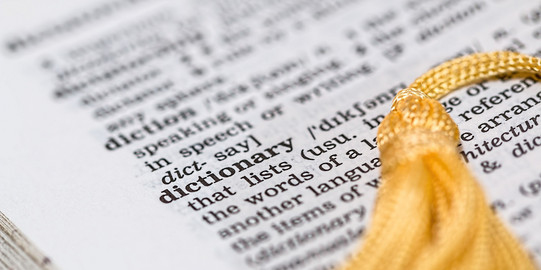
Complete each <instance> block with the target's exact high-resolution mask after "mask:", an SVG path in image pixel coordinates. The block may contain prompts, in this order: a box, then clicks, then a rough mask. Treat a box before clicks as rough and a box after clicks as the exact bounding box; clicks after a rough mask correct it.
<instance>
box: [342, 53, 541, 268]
mask: <svg viewBox="0 0 541 270" xmlns="http://www.w3.org/2000/svg"><path fill="white" fill-rule="evenodd" d="M540 71H541V59H538V58H535V57H530V56H526V55H523V54H519V53H514V52H492V53H478V54H473V55H469V56H465V57H461V58H457V59H454V60H451V61H449V62H446V63H443V64H441V65H440V66H438V67H436V68H434V69H432V70H430V71H428V72H427V73H426V74H424V75H423V76H421V77H419V78H418V79H416V80H415V81H414V82H413V84H411V85H410V86H409V87H408V88H406V89H404V90H401V91H400V92H399V93H398V94H397V95H396V97H395V98H394V100H393V105H392V109H391V112H390V113H389V114H388V115H387V116H386V117H385V119H384V120H383V122H382V123H381V125H380V127H379V130H378V137H377V140H378V147H379V149H380V153H381V162H382V172H381V176H382V186H381V188H380V190H379V193H378V198H377V202H376V206H375V209H374V214H373V219H372V222H371V224H370V226H369V228H368V231H367V234H366V235H365V238H364V242H363V244H362V246H361V249H360V251H358V252H356V253H355V254H354V255H353V257H352V259H351V260H350V261H349V262H348V263H347V264H345V265H344V266H342V268H340V269H342V270H360V269H389V270H392V269H422V270H434V269H438V270H440V269H483V270H485V269H535V268H536V267H535V265H534V263H533V261H532V260H531V258H529V256H528V253H527V252H526V251H525V250H524V249H523V248H522V247H521V245H520V243H519V242H518V241H517V240H516V239H515V238H514V237H513V235H512V234H511V233H510V232H509V231H508V230H507V229H506V228H505V226H503V225H502V223H501V222H500V220H499V219H498V217H497V216H496V215H495V214H494V213H493V211H492V210H491V208H490V207H489V205H488V204H487V201H486V199H485V196H484V194H483V190H482V189H481V187H480V186H479V184H478V183H477V181H476V179H475V177H474V176H473V174H472V173H471V172H470V170H469V169H468V167H467V165H466V164H465V163H464V162H463V161H462V160H461V158H460V156H459V154H458V151H457V145H458V143H459V137H458V136H459V132H458V127H457V126H456V124H455V123H454V122H453V120H452V119H451V117H450V116H449V115H448V114H447V113H446V112H445V109H444V108H443V106H442V105H441V104H440V103H439V102H438V101H437V99H439V98H441V97H443V96H445V95H447V94H448V93H450V92H451V91H453V90H455V89H457V88H459V87H461V86H465V85H467V84H471V83H475V82H478V81H481V80H484V79H489V78H493V77H494V76H496V75H500V74H504V73H509V72H519V73H540Z"/></svg>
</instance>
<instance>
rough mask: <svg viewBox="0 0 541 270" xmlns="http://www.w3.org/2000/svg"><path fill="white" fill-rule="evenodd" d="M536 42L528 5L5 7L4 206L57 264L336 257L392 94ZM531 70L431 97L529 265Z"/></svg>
mask: <svg viewBox="0 0 541 270" xmlns="http://www.w3.org/2000/svg"><path fill="white" fill-rule="evenodd" d="M540 40H541V4H540V3H539V2H536V1H527V0H522V1H511V0H475V1H464V0H462V1H461V0H404V1H398V0H394V1H370V0H364V1H362V0H318V1H304V0H295V1H279V0H276V1H263V0H262V1H252V0H239V1H233V0H222V1H210V0H204V1H196V0H193V1H148V0H114V1H90V0H79V1H59V0H41V1H36V0H20V1H16V2H14V1H6V0H3V1H0V88H1V90H0V95H1V96H0V123H1V124H2V137H1V139H0V164H2V169H1V170H0V211H2V213H4V214H5V215H6V216H7V217H8V218H9V219H10V220H11V221H12V222H13V223H14V224H15V225H16V226H18V228H19V229H20V231H21V232H23V233H24V234H25V235H26V236H27V237H28V239H29V240H30V241H31V242H32V243H33V244H34V245H35V246H36V247H37V248H38V249H39V250H41V252H43V254H45V256H47V259H48V260H50V261H51V263H52V264H54V265H55V266H57V267H58V268H60V269H165V268H173V269H186V270H189V269H247V270H248V269H272V270H286V269H287V270H293V269H313V270H324V269H332V268H333V267H336V266H337V265H339V264H340V263H341V262H344V261H345V260H346V259H347V258H348V256H349V254H351V252H352V251H354V250H357V249H358V247H359V245H360V243H361V242H362V236H363V233H364V232H365V231H366V229H367V226H368V225H369V224H370V216H371V214H372V208H373V206H374V200H375V198H376V194H377V190H378V187H379V185H380V184H381V181H380V179H379V175H380V169H379V168H380V166H381V162H380V160H379V152H378V150H377V147H376V143H375V136H376V132H377V127H378V124H379V123H380V122H381V120H382V119H383V117H384V116H385V115H386V114H387V112H388V111H389V109H390V103H391V100H392V98H393V97H394V95H395V94H396V92H397V91H399V90H400V89H402V88H404V87H406V86H407V85H408V84H409V83H411V82H412V81H413V80H414V79H415V78H416V77H418V76H420V75H421V74H423V73H424V72H425V71H427V70H428V69H430V68H431V67H434V66H436V65H438V64H439V63H442V62H444V61H446V60H449V59H452V58H454V57H458V56H462V55H467V54H471V53H475V52H485V51H492V50H510V51H519V52H523V53H526V54H529V55H534V56H541V45H539V44H540V43H539V41H540ZM540 81H541V75H531V76H527V77H513V76H512V74H510V75H509V76H502V77H499V78H495V79H494V80H490V81H484V82H480V83H478V84H474V85H470V86H468V87H464V88H462V89H460V90H458V91H456V92H454V93H452V94H450V95H449V96H446V97H444V98H443V99H442V100H441V102H442V104H443V105H444V106H445V108H446V109H447V111H448V112H449V113H450V114H451V116H452V117H453V119H454V120H455V121H456V122H457V124H458V126H459V128H460V133H461V136H460V137H461V145H460V146H459V152H460V154H461V157H462V158H463V159H464V161H465V162H467V163H468V166H469V167H470V168H471V169H472V170H473V171H474V173H475V174H476V176H477V177H478V180H479V182H480V183H481V185H482V186H483V188H484V190H485V191H486V195H487V197H488V199H489V203H491V205H492V206H493V208H494V209H495V210H496V212H497V213H498V215H499V216H500V217H501V219H502V220H503V221H504V223H505V224H506V225H507V226H508V227H509V228H510V229H511V231H512V232H513V233H514V234H515V235H516V236H517V237H518V238H519V239H520V240H521V242H522V243H523V245H524V246H525V247H526V248H527V249H528V251H529V252H530V253H531V254H532V256H533V257H534V258H535V260H536V261H537V263H538V264H539V263H540V262H541V234H540V233H539V228H540V226H541V211H540V210H541V199H540V198H541V168H540V166H539V165H540V162H539V161H540V160H541V85H540V84H539V82H540ZM407 229H408V228H404V230H407ZM0 247H1V245H0Z"/></svg>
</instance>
